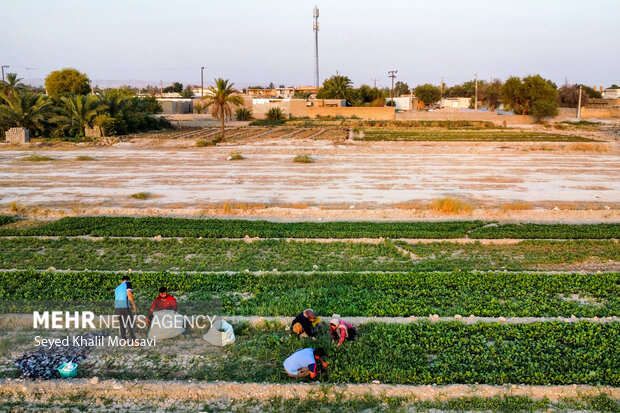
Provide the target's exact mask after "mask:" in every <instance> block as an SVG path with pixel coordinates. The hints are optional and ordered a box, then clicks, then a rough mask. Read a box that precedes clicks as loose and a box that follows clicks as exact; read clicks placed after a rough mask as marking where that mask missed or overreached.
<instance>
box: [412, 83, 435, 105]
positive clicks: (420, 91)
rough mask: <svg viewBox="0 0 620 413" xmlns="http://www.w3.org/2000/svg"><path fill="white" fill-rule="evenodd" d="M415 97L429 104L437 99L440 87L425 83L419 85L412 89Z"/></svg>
mask: <svg viewBox="0 0 620 413" xmlns="http://www.w3.org/2000/svg"><path fill="white" fill-rule="evenodd" d="M414 92H415V95H416V97H418V98H420V99H421V100H422V102H424V103H425V104H426V105H431V104H433V103H435V102H437V101H438V100H439V97H440V96H441V89H439V87H438V86H435V85H431V84H430V83H425V84H423V85H419V86H417V87H416V88H415V90H414Z"/></svg>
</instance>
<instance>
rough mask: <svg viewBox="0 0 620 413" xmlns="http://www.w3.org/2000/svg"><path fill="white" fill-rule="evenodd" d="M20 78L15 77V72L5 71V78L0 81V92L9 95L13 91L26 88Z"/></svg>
mask: <svg viewBox="0 0 620 413" xmlns="http://www.w3.org/2000/svg"><path fill="white" fill-rule="evenodd" d="M21 80H23V79H21V78H18V77H17V73H7V75H6V80H5V81H0V92H3V93H4V94H6V95H8V96H11V95H13V93H15V92H17V91H21V90H25V89H26V85H24V84H23V83H21Z"/></svg>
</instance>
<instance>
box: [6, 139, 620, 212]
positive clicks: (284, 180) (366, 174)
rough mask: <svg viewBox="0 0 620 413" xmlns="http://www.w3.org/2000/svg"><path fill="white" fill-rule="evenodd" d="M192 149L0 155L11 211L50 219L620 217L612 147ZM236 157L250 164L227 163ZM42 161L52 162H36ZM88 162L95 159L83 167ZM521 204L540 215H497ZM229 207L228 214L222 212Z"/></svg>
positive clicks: (284, 145) (242, 144) (128, 147)
mask: <svg viewBox="0 0 620 413" xmlns="http://www.w3.org/2000/svg"><path fill="white" fill-rule="evenodd" d="M193 144H195V142H194V141H192V140H187V142H186V140H174V141H170V142H164V143H161V142H159V143H149V141H148V140H146V139H142V140H136V141H135V142H121V143H118V144H116V145H114V146H112V147H106V148H102V147H85V146H78V145H73V146H67V147H64V148H63V150H54V149H53V148H51V149H50V148H41V149H36V150H35V149H33V148H32V147H30V148H29V149H28V150H15V148H12V149H11V148H9V147H6V148H7V149H9V150H0V159H1V162H0V177H2V178H1V179H0V206H2V207H4V208H6V210H7V211H9V210H10V209H11V208H12V207H10V206H9V203H11V202H15V203H17V204H16V205H15V204H14V205H15V206H14V207H13V208H17V209H19V208H20V205H29V206H36V207H37V208H41V209H42V210H41V211H38V212H36V211H35V212H33V213H40V214H47V213H50V214H54V211H55V210H59V209H60V210H65V211H67V210H71V211H72V212H74V213H88V214H91V213H92V214H106V213H115V214H138V215H141V214H149V215H157V214H164V215H169V214H178V215H199V214H203V215H207V216H210V215H229V216H244V215H247V216H253V217H273V218H279V219H329V220H334V219H378V220H382V219H387V220H390V219H392V220H393V219H434V218H439V219H442V218H443V219H445V218H446V215H445V214H444V213H442V212H441V209H440V210H433V209H429V206H428V204H429V203H430V202H431V201H432V200H434V199H439V198H445V197H454V198H459V199H462V200H465V201H466V202H468V203H469V204H471V205H470V206H473V207H474V209H473V210H472V209H469V206H468V207H466V208H465V209H463V210H462V211H461V212H459V213H458V214H456V215H450V216H451V217H460V218H464V217H467V218H474V219H479V218H485V219H503V220H509V219H525V220H529V221H539V220H541V221H559V220H572V221H582V222H583V221H592V220H594V221H609V220H616V221H617V220H620V211H619V210H618V206H619V205H620V180H618V179H617V177H618V175H619V174H620V162H619V161H618V160H619V155H620V146H619V145H618V144H617V143H616V142H612V141H608V142H604V143H596V144H589V143H580V144H570V143H561V144H560V143H544V144H543V143H531V142H516V143H515V142H467V143H462V142H417V143H411V142H352V143H344V142H340V143H339V142H334V141H331V140H327V139H326V140H316V139H297V138H291V139H280V138H274V139H264V140H262V139H261V140H257V141H243V140H240V141H238V142H237V141H235V142H232V143H227V144H225V145H222V146H219V145H218V146H217V147H209V148H195V147H192V146H191V145H193ZM231 152H239V153H241V154H242V155H243V156H244V157H245V158H246V159H244V160H241V161H234V162H231V161H228V160H227V157H228V154H229V153H231ZM33 154H36V155H39V156H48V157H50V158H53V160H51V161H42V162H31V161H28V160H26V159H25V158H26V157H28V156H29V155H33ZM299 154H308V155H311V156H312V157H313V159H314V160H315V162H314V163H312V164H296V163H293V161H292V160H293V158H294V157H295V156H296V155H299ZM78 156H90V157H92V158H93V160H91V161H79V160H77V157H78ZM140 192H147V193H149V195H148V196H147V198H148V199H145V200H138V199H134V198H131V195H132V194H136V193H140ZM515 200H519V201H523V202H525V203H529V204H531V207H532V208H533V209H529V210H523V211H519V210H517V211H511V210H510V207H508V210H500V209H498V207H499V206H500V205H502V204H503V203H512V202H513V201H515ZM227 202H229V204H228V207H224V208H223V209H222V210H218V209H217V208H214V205H222V204H225V203H227ZM399 205H400V206H399ZM424 205H426V206H424ZM278 206H281V207H282V208H277V207H278ZM395 206H399V207H397V208H395ZM274 207H275V208H274ZM581 208H584V209H583V210H582V209H581ZM45 209H47V210H45ZM489 210H490V211H489Z"/></svg>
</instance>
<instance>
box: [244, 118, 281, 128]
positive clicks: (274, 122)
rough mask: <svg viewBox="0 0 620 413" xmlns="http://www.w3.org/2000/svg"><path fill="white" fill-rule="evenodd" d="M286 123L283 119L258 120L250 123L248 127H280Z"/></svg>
mask: <svg viewBox="0 0 620 413" xmlns="http://www.w3.org/2000/svg"><path fill="white" fill-rule="evenodd" d="M285 123H286V121H285V120H284V119H281V120H269V119H259V120H255V121H254V122H252V123H250V126H280V125H284V124H285Z"/></svg>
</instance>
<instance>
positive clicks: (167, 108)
mask: <svg viewBox="0 0 620 413" xmlns="http://www.w3.org/2000/svg"><path fill="white" fill-rule="evenodd" d="M157 101H158V102H159V104H160V105H161V107H162V109H163V111H164V112H163V113H164V114H175V113H193V112H194V104H193V102H192V99H157Z"/></svg>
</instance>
